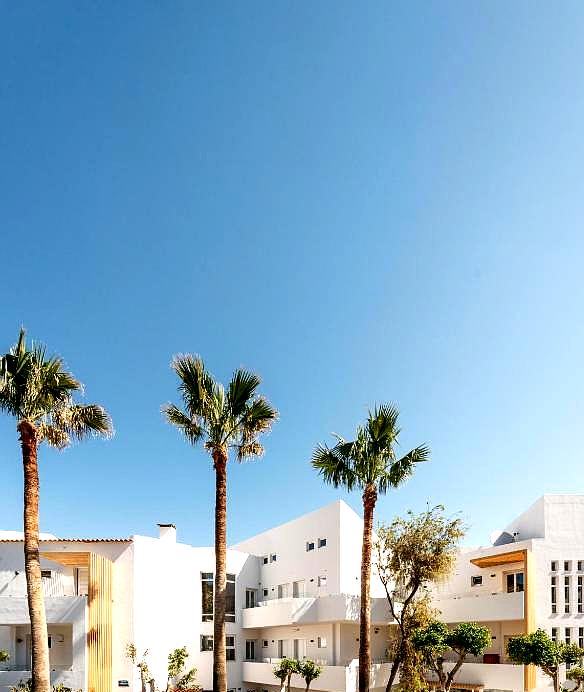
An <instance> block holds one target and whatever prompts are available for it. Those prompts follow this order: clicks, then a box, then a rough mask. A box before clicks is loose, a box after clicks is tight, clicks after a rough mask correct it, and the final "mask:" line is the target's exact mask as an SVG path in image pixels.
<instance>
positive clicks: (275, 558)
mask: <svg viewBox="0 0 584 692" xmlns="http://www.w3.org/2000/svg"><path fill="white" fill-rule="evenodd" d="M277 559H278V556H277V555H276V553H272V554H271V555H270V562H276V560H277Z"/></svg>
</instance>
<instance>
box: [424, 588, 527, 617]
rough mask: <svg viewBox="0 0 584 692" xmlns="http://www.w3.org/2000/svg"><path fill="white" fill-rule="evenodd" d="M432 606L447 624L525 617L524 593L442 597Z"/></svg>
mask: <svg viewBox="0 0 584 692" xmlns="http://www.w3.org/2000/svg"><path fill="white" fill-rule="evenodd" d="M432 605H433V606H434V607H435V608H437V609H438V610H439V611H440V612H441V619H442V620H444V621H445V622H468V621H472V622H498V621H501V620H522V619H523V617H524V594H523V593H522V592H518V593H505V592H502V591H501V592H495V593H490V594H489V593H477V594H461V595H453V596H442V597H439V598H436V599H435V600H434V602H433V604H432Z"/></svg>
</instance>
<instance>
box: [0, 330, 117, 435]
mask: <svg viewBox="0 0 584 692" xmlns="http://www.w3.org/2000/svg"><path fill="white" fill-rule="evenodd" d="M82 389H83V387H82V385H81V383H80V382H78V381H77V380H76V379H75V378H74V377H73V375H72V374H71V373H70V372H67V371H66V370H65V369H64V364H63V361H62V359H61V358H59V357H58V356H51V357H47V356H46V353H45V348H44V346H41V345H39V344H34V343H33V344H31V346H30V348H27V345H26V336H25V332H24V330H23V329H21V330H20V335H19V337H18V342H17V343H16V345H15V346H14V347H13V348H11V349H10V352H9V353H7V354H5V355H4V356H0V411H5V412H6V413H8V414H9V415H12V416H14V417H15V418H17V420H18V421H19V422H20V421H28V422H30V423H31V424H32V425H34V427H35V429H36V436H37V441H38V442H41V441H43V440H46V441H47V443H48V444H50V445H51V446H53V447H58V448H63V447H66V446H67V445H68V444H69V443H70V442H71V438H74V439H82V438H84V437H86V436H88V435H91V434H97V435H110V434H111V433H112V423H111V419H110V417H109V415H108V413H107V412H106V411H105V410H104V409H103V408H102V407H101V406H97V405H96V404H88V405H80V404H76V403H75V402H74V400H73V394H74V393H76V392H81V391H82Z"/></svg>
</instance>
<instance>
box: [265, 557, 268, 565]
mask: <svg viewBox="0 0 584 692" xmlns="http://www.w3.org/2000/svg"><path fill="white" fill-rule="evenodd" d="M267 564H268V556H267V555H264V565H267Z"/></svg>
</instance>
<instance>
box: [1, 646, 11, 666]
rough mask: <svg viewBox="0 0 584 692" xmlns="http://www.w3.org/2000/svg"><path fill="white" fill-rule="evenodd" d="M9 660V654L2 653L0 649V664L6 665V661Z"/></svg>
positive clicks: (6, 652)
mask: <svg viewBox="0 0 584 692" xmlns="http://www.w3.org/2000/svg"><path fill="white" fill-rule="evenodd" d="M9 660H10V654H9V653H8V651H2V650H1V649H0V663H6V661H9Z"/></svg>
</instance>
